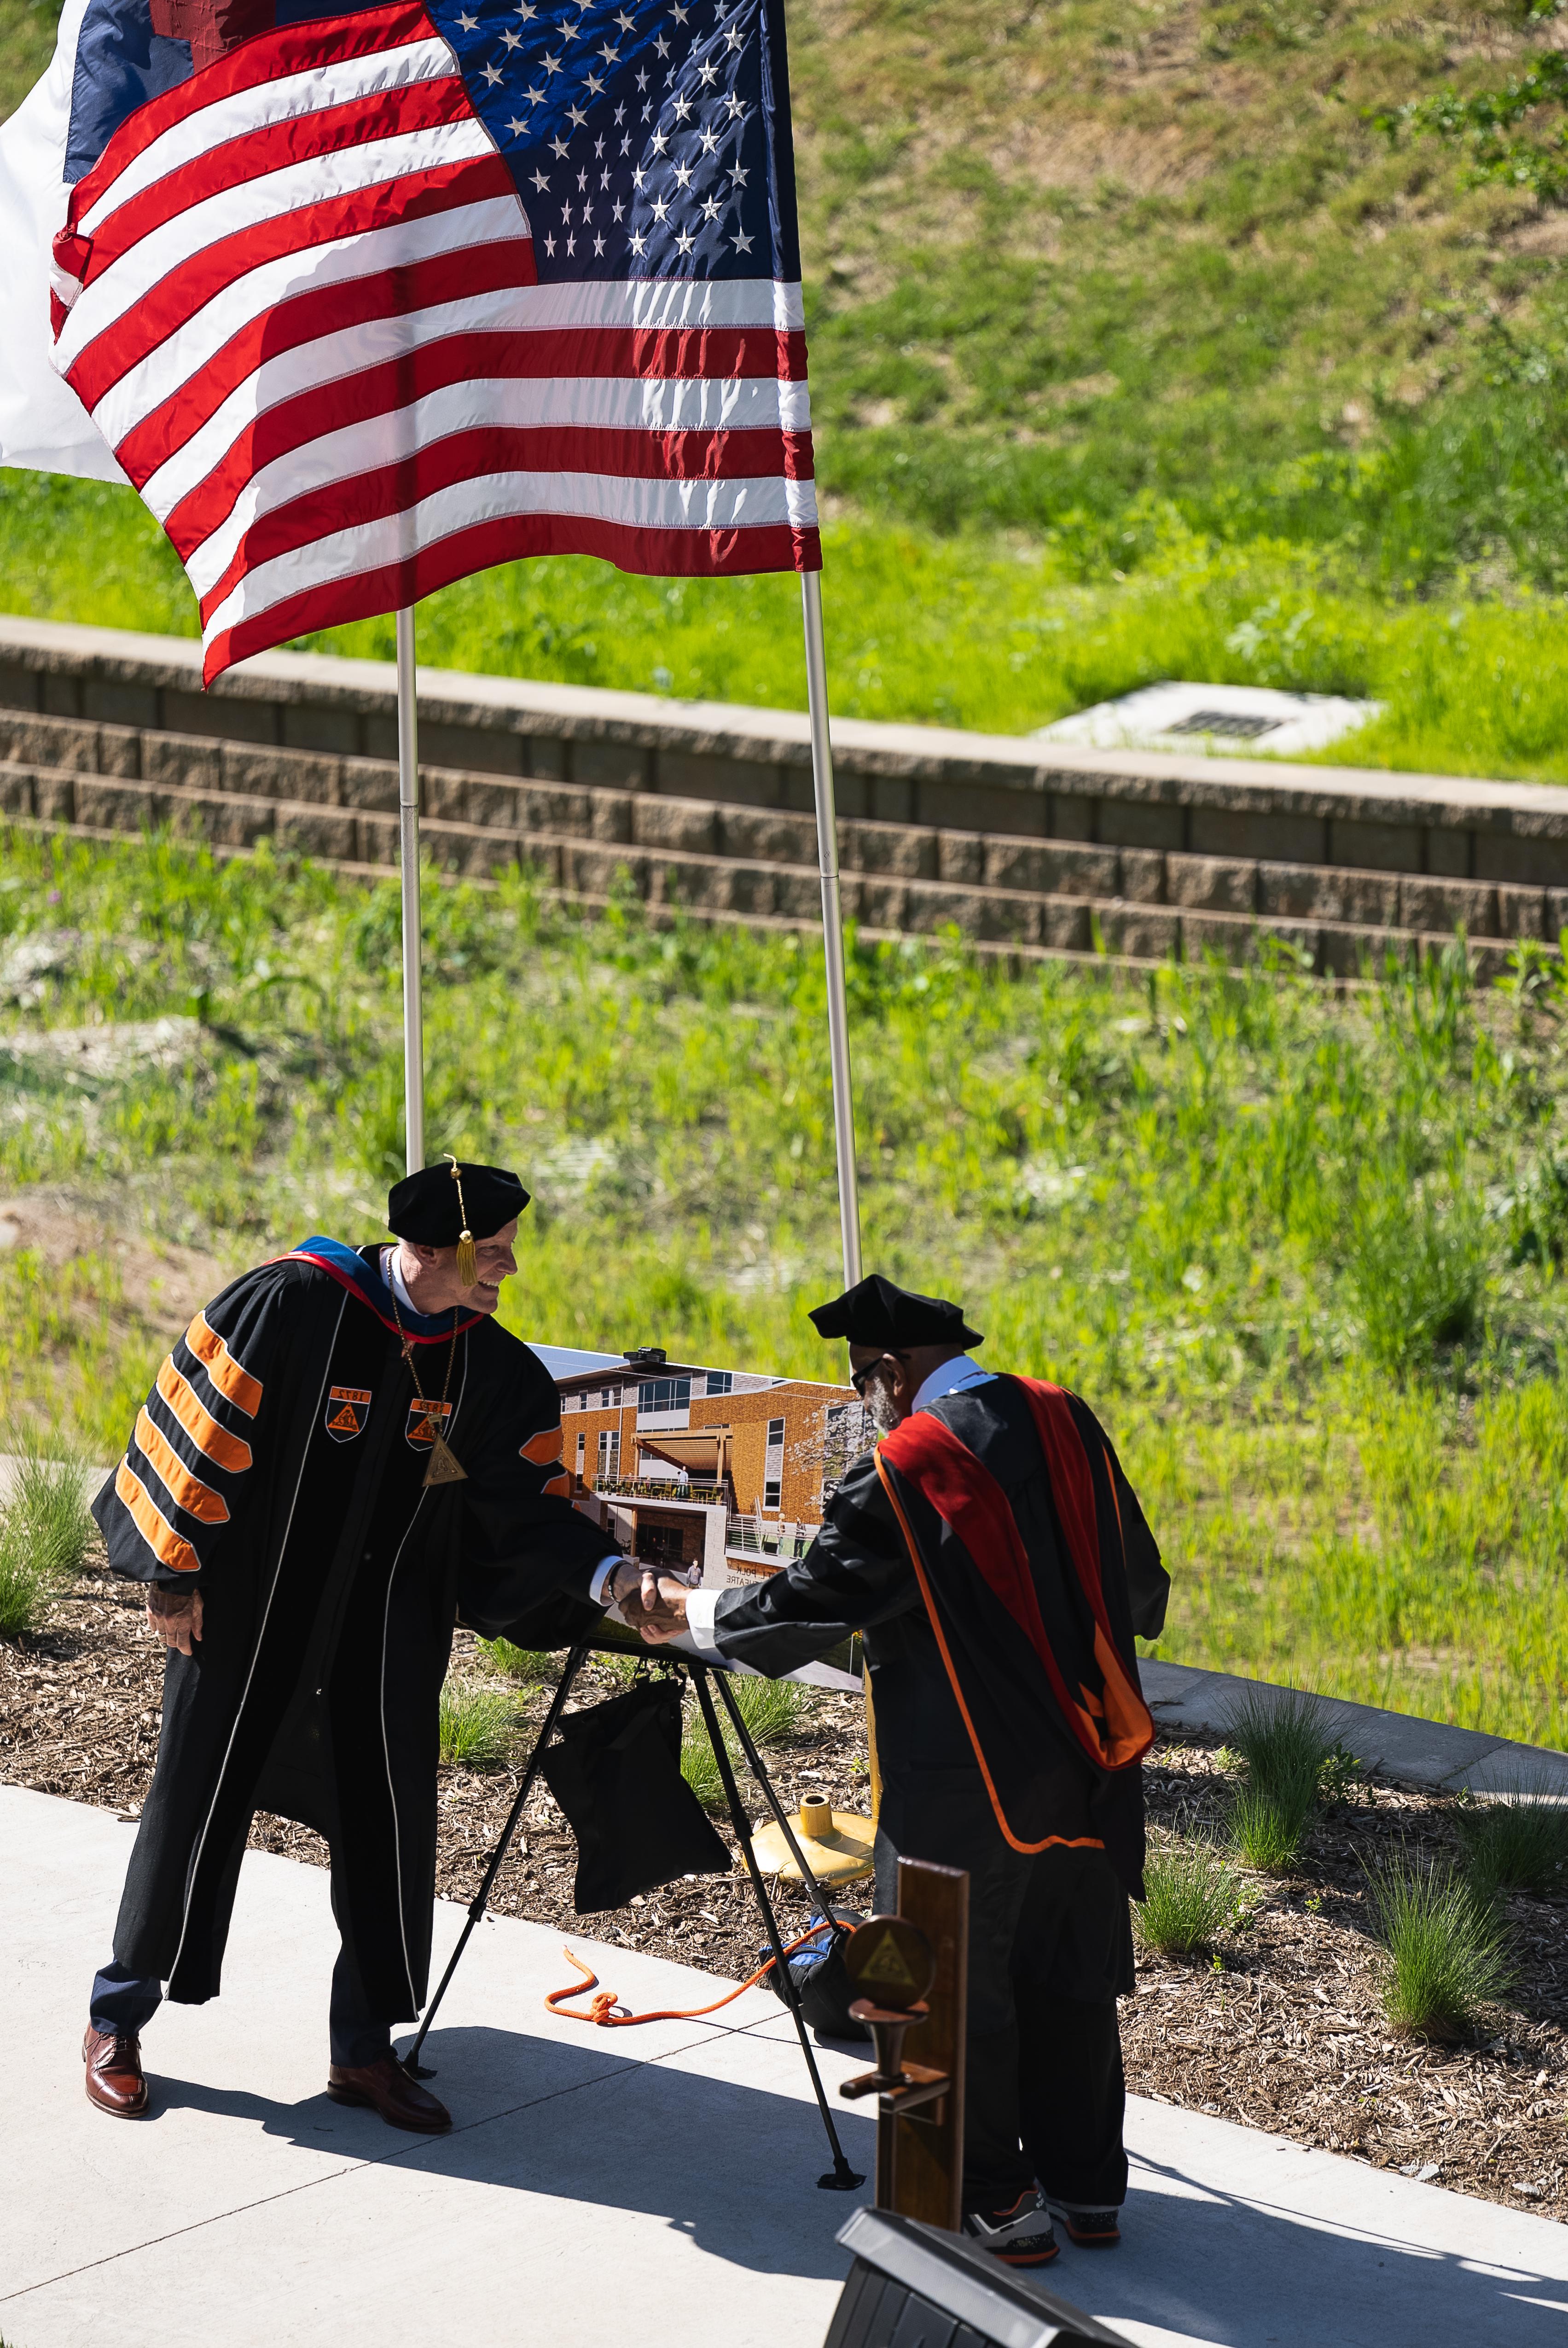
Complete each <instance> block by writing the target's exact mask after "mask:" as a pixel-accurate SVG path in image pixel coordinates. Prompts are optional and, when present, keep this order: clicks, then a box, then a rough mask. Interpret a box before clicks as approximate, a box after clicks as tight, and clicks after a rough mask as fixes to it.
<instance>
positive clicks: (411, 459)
mask: <svg viewBox="0 0 1568 2348" xmlns="http://www.w3.org/2000/svg"><path fill="white" fill-rule="evenodd" d="M452 388H453V390H454V392H455V393H456V394H457V395H458V396H459V400H460V402H461V403H462V404H463V405H464V406H467V407H473V406H474V405H475V404H476V403H475V400H474V396H473V395H474V394H475V393H476V392H480V393H482V391H483V390H484V388H485V386H483V385H477V386H476V385H469V384H466V383H465V384H459V385H456V386H453V387H452ZM425 405H426V403H419V406H420V407H422V406H425ZM430 405H432V406H433V405H434V403H430ZM791 443H793V444H794V445H793V446H791V445H790V444H791ZM672 447H678V448H679V449H680V450H681V451H682V454H681V455H679V456H671V455H670V454H669V453H668V451H669V450H670V448H672ZM329 449H330V450H331V452H332V458H333V459H335V461H334V462H333V469H332V470H331V471H330V473H329V474H327V476H326V477H325V479H323V480H322V482H321V483H320V485H319V486H318V487H316V488H315V489H310V490H307V491H305V492H304V494H291V492H292V491H294V488H295V485H296V483H297V481H298V479H299V478H300V472H299V467H298V462H297V457H296V456H295V455H294V452H292V451H291V455H290V458H289V459H286V460H284V462H282V463H280V464H279V465H277V466H275V467H273V468H271V469H269V470H270V476H271V477H270V478H269V474H267V473H263V474H260V475H258V476H257V478H256V479H255V480H254V481H253V482H252V483H250V484H249V485H248V486H247V489H246V492H245V495H244V496H243V497H242V499H240V500H239V501H238V503H237V504H236V506H235V509H234V510H233V512H232V514H231V515H230V517H229V519H228V520H227V521H226V522H225V523H224V525H223V526H222V529H219V530H214V531H212V533H211V536H210V537H208V538H207V539H206V540H205V541H202V542H201V544H200V545H199V546H198V547H194V548H192V549H191V550H190V551H187V549H186V548H185V546H184V545H182V544H181V541H180V539H179V538H178V537H175V534H174V531H173V530H170V537H171V538H174V542H175V545H176V547H177V548H178V549H179V551H180V552H181V556H182V557H183V559H184V561H185V564H186V568H187V570H188V571H189V572H190V574H191V585H192V586H193V587H194V588H195V589H196V590H197V592H198V594H199V595H200V597H201V615H202V618H203V620H205V619H206V618H207V617H208V615H209V613H211V612H212V611H214V610H216V609H217V607H218V605H219V604H220V603H221V602H222V599H223V598H224V597H225V596H226V595H227V594H228V592H230V590H231V588H232V586H233V585H234V584H235V582H236V581H237V580H238V579H239V578H240V577H241V576H242V575H244V574H245V573H246V572H249V573H250V575H251V576H252V577H254V576H255V574H256V572H257V571H258V570H259V568H260V567H261V566H262V565H263V564H264V563H270V562H273V561H275V560H276V559H277V558H278V557H280V556H283V555H286V554H293V553H294V552H296V551H300V550H301V549H304V548H308V547H313V546H315V545H316V544H318V543H320V541H322V539H323V536H324V534H325V531H326V530H327V529H328V528H329V526H330V525H331V523H332V522H333V521H334V520H337V521H339V522H344V521H346V523H347V526H348V527H349V528H350V529H355V528H357V527H359V526H361V525H363V524H365V523H368V522H373V521H380V520H385V519H387V517H388V516H401V514H402V513H403V510H404V509H405V507H407V505H408V503H409V502H410V499H412V498H418V499H421V500H423V499H427V498H429V497H432V496H434V495H435V494H436V492H437V491H438V490H440V489H456V488H457V487H459V485H460V484H461V483H463V482H465V481H467V480H469V479H470V478H471V477H473V476H476V475H477V476H482V477H483V479H485V480H486V481H489V480H490V479H491V478H492V477H501V476H506V477H508V478H510V479H515V480H524V479H546V478H549V477H551V476H555V477H557V481H556V492H552V493H558V491H559V489H560V487H561V485H562V483H564V482H565V481H567V480H568V479H570V478H571V477H572V476H573V475H576V476H579V477H580V481H579V488H578V495H579V496H580V497H581V499H582V501H583V507H584V509H585V510H593V506H594V505H595V504H597V505H598V506H599V508H600V510H603V508H604V499H605V494H606V492H607V493H608V494H609V495H610V496H615V494H616V491H617V489H624V486H625V485H626V484H628V483H630V482H632V481H646V482H650V483H654V484H656V485H657V486H658V488H660V489H663V490H665V491H666V492H668V493H669V495H668V496H666V497H665V498H663V499H658V500H656V501H655V502H656V504H657V505H658V507H659V508H660V509H661V510H660V511H659V513H658V519H657V521H656V523H655V527H659V528H665V529H675V528H704V529H706V528H709V527H711V526H712V518H711V515H710V514H709V512H708V511H707V505H706V502H705V501H704V500H703V499H701V498H700V497H699V496H696V495H695V494H693V495H692V497H691V499H690V502H691V503H692V505H693V506H694V508H695V510H696V511H695V518H694V519H693V520H689V521H688V520H685V519H684V518H683V519H681V520H676V519H675V514H676V510H677V499H678V501H679V503H685V502H686V499H684V498H679V496H678V493H679V492H680V491H681V490H683V489H686V490H689V491H690V492H692V493H696V492H700V491H701V490H703V489H717V488H719V486H720V485H728V484H730V483H732V482H733V483H736V484H738V495H737V499H736V502H738V501H739V500H741V499H744V498H745V496H746V495H747V493H748V489H750V490H758V489H760V490H761V491H763V492H764V496H765V502H766V503H767V505H768V507H769V512H768V515H767V519H768V520H777V519H779V515H780V513H782V512H783V511H785V510H788V502H789V501H788V499H787V497H784V498H780V497H779V496H778V495H776V494H775V493H777V492H779V491H780V490H782V489H784V487H785V485H786V484H787V483H790V482H794V481H796V480H799V479H802V478H805V479H809V478H810V475H809V474H807V475H806V476H804V477H803V476H801V475H800V474H799V472H798V471H796V470H795V469H794V468H796V467H797V466H799V464H800V463H801V461H802V458H803V459H804V461H805V463H806V464H807V465H808V466H809V465H810V442H809V441H806V442H804V443H802V442H801V440H800V438H799V436H797V435H794V434H783V433H779V432H688V433H671V434H665V435H659V434H655V433H650V432H605V431H593V430H588V431H584V430H583V429H582V428H581V427H577V426H566V427H562V428H559V429H555V430H548V429H547V430H544V431H539V432H531V431H507V430H505V429H503V428H500V427H496V426H494V425H480V426H474V427H470V428H469V429H467V430H461V429H459V430H453V431H451V432H449V433H448V434H447V435H445V436H444V437H441V438H437V437H436V430H435V428H434V427H432V426H431V425H430V423H429V422H428V420H427V419H425V418H424V417H421V416H420V414H419V407H415V408H399V409H397V410H395V411H394V412H392V413H391V414H389V415H387V416H383V417H375V418H374V419H372V422H371V424H370V425H369V426H368V427H365V428H362V429H358V430H356V431H354V432H350V433H343V434H337V435H335V436H334V438H333V441H332V442H324V443H322V444H320V459H319V460H320V461H321V462H322V463H323V464H324V465H325V464H326V463H327V462H328V461H329V458H328V451H329ZM686 452H690V453H689V454H688V453H686ZM312 454H313V457H315V455H316V451H314V450H313V452H312ZM704 458H706V460H707V461H706V463H705V462H704V461H703V460H704ZM602 477H607V478H602ZM595 478H600V480H601V486H600V492H599V495H598V497H597V498H595V496H594V493H593V491H592V490H590V489H587V488H586V487H585V486H584V485H585V483H586V482H587V481H588V480H590V479H595ZM276 492H281V493H282V498H281V499H280V501H279V502H277V503H271V502H270V501H269V500H270V497H271V495H272V494H274V493H276ZM285 499H286V501H283V500H285ZM616 502H617V503H622V504H624V502H625V499H624V496H621V497H617V498H616ZM725 519H726V520H729V519H730V517H729V515H728V514H727V515H726V517H725ZM734 519H735V520H737V521H738V522H739V521H741V520H743V519H744V517H743V516H742V515H741V514H739V513H737V514H736V515H735V517H734ZM220 566H221V567H220Z"/></svg>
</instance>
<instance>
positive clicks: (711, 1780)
mask: <svg viewBox="0 0 1568 2348" xmlns="http://www.w3.org/2000/svg"><path fill="white" fill-rule="evenodd" d="M725 1744H726V1745H727V1746H728V1748H729V1764H730V1767H731V1768H732V1769H733V1768H734V1766H735V1765H736V1761H737V1759H738V1755H737V1752H736V1749H735V1747H734V1746H733V1745H732V1744H731V1743H730V1740H729V1738H728V1737H726V1738H725ZM681 1776H683V1777H684V1778H685V1779H686V1784H687V1785H688V1786H689V1787H691V1789H692V1792H693V1793H694V1794H695V1795H696V1797H697V1800H698V1801H699V1802H700V1803H701V1804H702V1806H703V1808H704V1809H705V1810H722V1809H723V1808H724V1807H725V1799H724V1780H723V1778H722V1777H721V1776H719V1774H718V1762H717V1758H716V1757H715V1755H714V1750H713V1746H712V1744H711V1743H710V1742H709V1739H708V1734H707V1724H706V1723H705V1722H704V1720H703V1716H702V1715H701V1713H700V1712H698V1713H694V1714H693V1715H691V1716H690V1717H689V1718H688V1719H687V1721H686V1727H685V1729H684V1731H683V1732H682V1735H681Z"/></svg>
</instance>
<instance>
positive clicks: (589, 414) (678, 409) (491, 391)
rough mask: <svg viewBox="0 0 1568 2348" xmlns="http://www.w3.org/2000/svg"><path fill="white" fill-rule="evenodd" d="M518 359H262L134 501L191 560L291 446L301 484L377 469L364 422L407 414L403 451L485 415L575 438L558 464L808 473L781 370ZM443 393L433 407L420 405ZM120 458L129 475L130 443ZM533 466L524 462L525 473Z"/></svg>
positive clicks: (439, 346) (455, 340)
mask: <svg viewBox="0 0 1568 2348" xmlns="http://www.w3.org/2000/svg"><path fill="white" fill-rule="evenodd" d="M310 356H311V355H310V354H309V353H308V352H301V353H296V354H294V355H292V357H293V364H292V365H289V366H287V367H286V369H285V367H284V365H283V364H281V363H280V364H273V363H271V362H269V364H268V366H266V367H265V368H264V369H262V370H258V371H257V373H256V374H255V375H254V376H252V377H251V378H250V380H249V381H248V382H247V383H245V384H244V385H243V386H242V387H241V389H240V391H239V392H237V393H236V394H235V395H234V396H233V397H232V399H231V400H230V401H228V402H227V403H226V404H225V406H224V407H223V408H222V410H221V411H220V412H219V414H218V415H217V416H216V417H213V418H212V421H211V426H210V427H207V428H205V429H204V430H203V431H202V432H201V434H199V435H198V436H197V437H196V438H195V439H194V440H193V441H192V442H191V443H190V444H189V445H188V446H187V447H186V448H183V449H181V451H180V453H179V455H178V457H177V458H173V459H171V460H170V463H169V464H167V465H165V466H164V467H163V468H162V469H160V471H159V472H157V473H155V474H153V475H151V476H150V478H149V479H148V480H147V482H146V484H145V486H144V489H143V491H142V494H143V496H144V497H145V498H146V499H147V502H148V504H149V505H150V507H151V509H152V510H153V512H154V513H155V514H157V516H158V517H159V520H160V521H161V522H162V523H163V525H164V527H165V529H166V530H168V532H169V535H170V539H171V541H173V543H174V545H175V547H176V548H177V549H178V550H179V552H180V555H181V560H182V561H190V559H191V551H192V550H193V549H194V548H195V547H196V546H197V545H199V544H200V543H201V541H202V539H204V538H205V537H207V536H208V534H209V533H210V532H213V531H217V530H221V529H222V527H223V525H224V524H225V522H226V520H227V519H228V517H229V515H230V514H231V512H232V510H233V507H234V502H235V499H236V498H237V497H238V496H239V495H240V493H241V491H242V489H244V488H245V487H246V485H247V483H252V484H253V485H254V484H260V483H262V482H263V478H264V476H265V475H266V474H267V472H268V471H269V470H271V471H273V472H274V473H275V472H277V471H278V470H279V469H281V468H282V467H283V464H284V460H285V459H287V458H290V457H292V456H293V455H294V452H295V451H298V452H300V456H299V462H298V463H297V465H295V467H294V472H293V477H294V482H295V484H296V486H308V485H309V484H310V483H311V482H314V481H317V480H334V479H343V478H346V477H347V476H348V475H350V474H352V473H353V472H354V471H355V470H356V469H357V466H358V464H359V463H360V462H361V461H380V460H381V458H382V457H383V456H384V455H385V454H386V453H387V452H386V451H385V450H384V449H377V450H376V454H375V457H374V459H372V458H368V457H362V455H361V448H365V449H369V448H373V447H374V443H373V442H372V441H371V440H370V439H369V438H367V437H366V435H365V433H364V431H363V429H362V427H366V426H375V425H377V424H378V423H379V422H380V421H381V420H382V419H390V418H395V417H399V416H400V415H403V414H405V413H406V411H408V410H410V409H415V410H416V416H415V424H416V427H417V428H416V430H414V431H413V432H410V431H409V429H408V428H407V424H405V425H403V426H402V427H399V428H398V430H397V441H396V445H397V447H400V448H406V447H407V446H409V445H411V442H412V439H413V438H421V439H424V438H431V437H434V436H435V435H437V434H443V435H444V434H445V433H447V432H449V431H452V430H456V429H459V428H462V427H466V426H469V425H472V424H476V423H478V422H480V420H481V419H484V418H488V419H489V420H490V423H491V424H492V426H493V427H494V428H495V429H496V430H498V431H504V432H508V433H511V434H517V433H526V432H531V433H549V432H553V433H554V434H556V435H558V436H559V435H571V436H573V437H572V438H558V440H557V442H556V444H555V445H556V446H557V447H558V448H559V452H560V455H559V461H560V462H561V463H562V464H563V465H564V466H565V467H566V469H568V470H572V471H576V470H583V471H589V472H615V473H625V474H628V475H635V474H639V473H647V472H650V471H653V472H663V473H668V474H670V475H671V476H672V477H674V478H676V479H681V480H696V479H703V478H704V477H714V478H717V477H720V476H723V475H725V474H731V475H736V476H739V475H743V474H748V473H759V472H768V471H775V470H778V469H779V468H780V466H782V469H784V470H785V471H787V472H789V474H790V476H791V477H792V478H805V477H806V476H807V475H809V474H810V470H811V458H810V442H809V439H808V438H807V437H806V436H807V435H808V434H809V431H810V409H809V407H808V404H807V401H806V398H805V396H804V394H803V392H801V391H799V390H798V389H797V388H796V386H793V385H789V384H784V385H780V384H779V380H778V378H777V377H776V376H762V377H761V378H758V377H749V378H747V379H745V380H743V381H741V382H738V383H737V382H733V381H725V382H721V383H713V382H705V381H701V380H699V381H696V382H683V381H676V382H656V383H645V382H633V381H626V380H624V379H619V378H615V377H609V378H605V379H603V380H601V381H587V382H581V381H578V380H576V379H574V378H566V379H562V378H561V377H549V378H546V379H545V380H543V381H542V382H541V381H539V380H538V379H537V378H535V377H533V376H532V375H531V374H530V375H529V376H525V377H523V378H522V379H521V380H509V379H508V376H507V372H506V371H507V370H508V369H509V368H511V367H512V366H515V365H516V364H517V362H518V360H519V358H520V354H519V352H518V350H517V345H516V338H515V337H514V336H511V335H463V334H461V333H456V332H454V333H452V334H449V335H445V336H441V337H438V338H435V339H432V340H430V341H428V342H424V343H421V344H420V345H418V346H417V347H416V349H415V350H414V351H413V352H411V353H409V354H408V355H406V356H405V355H401V354H399V355H396V356H394V357H392V358H390V359H387V360H385V361H383V362H382V363H381V364H380V365H379V366H366V368H365V370H364V371H363V373H361V374H358V375H353V376H339V377H337V378H336V379H335V381H332V382H330V383H328V384H326V385H325V386H317V385H315V384H314V383H312V382H311V381H310V379H309V372H308V370H309V360H310ZM443 393H444V394H446V395H448V396H447V397H446V398H445V400H444V403H443V404H442V405H441V406H440V407H431V406H429V405H428V404H427V403H428V402H430V401H431V400H433V399H435V397H436V396H437V395H438V394H443ZM258 409H259V410H260V412H259V413H258V412H257V410H258ZM427 417H428V419H429V420H428V424H427V422H426V421H425V419H426V418H427ZM639 442H645V443H646V444H647V445H646V447H639V446H638V443H639ZM728 443H733V446H729V445H727V444H728ZM119 458H120V462H121V463H122V464H126V465H127V466H128V469H129V458H128V450H127V447H126V446H123V445H122V446H121V448H120V449H119ZM539 461H541V460H540V459H539V458H537V457H536V456H534V455H532V454H528V455H527V456H526V465H527V468H528V469H532V468H533V467H534V465H535V464H536V463H537V462H539ZM552 461H553V459H552ZM510 469H516V468H515V466H513V467H511V468H510ZM187 481H189V482H190V483H191V487H190V488H189V489H186V488H185V486H184V485H185V483H186V482H187ZM285 494H292V492H285ZM276 501H277V492H275V491H273V490H267V491H264V492H263V493H262V494H260V495H259V496H258V498H257V499H256V500H255V501H254V502H253V507H252V510H253V511H256V512H260V511H263V510H265V509H266V507H267V506H268V505H269V504H272V503H274V502H276ZM196 575H197V574H196V572H195V570H194V569H192V578H193V579H195V578H196Z"/></svg>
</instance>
